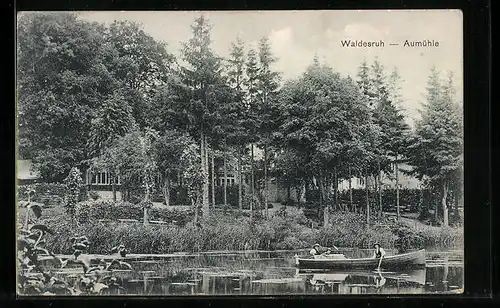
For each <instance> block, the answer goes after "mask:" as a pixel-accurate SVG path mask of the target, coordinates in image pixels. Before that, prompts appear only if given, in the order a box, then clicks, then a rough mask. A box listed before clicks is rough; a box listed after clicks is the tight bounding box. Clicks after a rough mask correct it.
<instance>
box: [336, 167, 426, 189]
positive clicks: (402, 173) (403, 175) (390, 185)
mask: <svg viewBox="0 0 500 308" xmlns="http://www.w3.org/2000/svg"><path fill="white" fill-rule="evenodd" d="M395 168H396V165H395V164H392V166H391V169H392V170H394V171H393V172H391V173H385V172H382V175H381V178H380V180H381V182H382V186H383V188H384V189H395V188H396V176H395V170H396V169H395ZM398 170H399V173H398V178H399V179H398V182H399V188H410V189H415V188H420V185H421V183H420V181H419V180H418V179H417V178H415V177H413V176H411V175H408V172H410V171H411V170H412V166H410V165H408V164H404V163H399V169H398ZM374 184H375V183H374V179H373V177H369V178H368V187H373V186H374ZM351 187H352V188H353V189H363V188H365V187H366V183H365V178H358V177H353V178H352V179H351ZM338 189H339V190H340V191H345V190H348V189H349V180H347V179H344V180H342V181H340V183H339V186H338Z"/></svg>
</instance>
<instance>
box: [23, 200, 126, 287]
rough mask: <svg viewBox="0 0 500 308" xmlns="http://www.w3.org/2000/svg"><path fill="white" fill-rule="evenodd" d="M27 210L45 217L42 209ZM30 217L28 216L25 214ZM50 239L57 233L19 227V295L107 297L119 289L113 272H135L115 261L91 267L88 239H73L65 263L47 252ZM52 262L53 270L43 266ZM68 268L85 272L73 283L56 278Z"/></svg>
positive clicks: (34, 226)
mask: <svg viewBox="0 0 500 308" xmlns="http://www.w3.org/2000/svg"><path fill="white" fill-rule="evenodd" d="M25 207H26V209H27V210H32V211H33V213H34V214H35V216H36V218H37V219H38V218H40V217H41V216H42V208H41V207H40V206H38V205H37V204H30V203H28V204H26V205H25ZM25 215H26V217H28V213H26V214H25ZM47 235H51V236H53V235H56V232H54V230H52V229H50V228H49V227H47V226H46V225H44V224H41V223H34V224H28V223H26V224H25V225H24V226H23V225H22V224H19V229H18V238H17V261H18V262H17V268H18V281H17V282H18V284H17V287H18V293H20V294H23V295H56V294H62V295H81V294H84V295H89V294H105V293H109V292H113V290H117V289H120V288H121V286H120V284H119V283H118V280H117V278H116V277H114V276H113V275H112V268H116V267H118V268H123V267H125V268H127V269H132V267H131V266H130V264H128V263H126V262H123V261H120V260H118V259H114V260H112V261H111V262H104V261H103V260H99V265H97V266H92V265H91V259H90V257H89V255H87V254H86V251H87V250H88V248H89V245H90V241H89V239H88V238H87V236H85V235H78V234H76V235H75V236H73V237H71V238H70V239H69V241H70V242H71V244H72V249H73V253H72V255H71V256H70V257H69V258H68V259H66V260H62V259H61V258H60V257H58V256H57V255H55V254H54V253H53V252H52V251H51V250H49V249H47V248H46V237H47ZM123 248H124V247H123ZM45 259H48V260H50V261H51V262H52V264H53V267H52V268H49V267H46V266H44V262H43V261H44V260H45ZM68 264H77V265H80V266H81V268H82V272H80V273H79V274H78V275H77V279H75V280H73V282H71V280H70V279H68V278H67V277H57V275H56V274H55V273H54V269H58V270H61V269H62V268H64V267H66V266H68Z"/></svg>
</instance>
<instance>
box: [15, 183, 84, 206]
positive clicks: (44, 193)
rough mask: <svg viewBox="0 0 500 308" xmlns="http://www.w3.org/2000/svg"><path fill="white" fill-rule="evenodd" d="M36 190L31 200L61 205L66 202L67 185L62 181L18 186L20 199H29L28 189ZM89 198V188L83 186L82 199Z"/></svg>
mask: <svg viewBox="0 0 500 308" xmlns="http://www.w3.org/2000/svg"><path fill="white" fill-rule="evenodd" d="M30 188H32V189H34V190H35V193H34V195H33V196H32V198H31V200H32V201H34V202H40V203H43V204H45V205H59V204H62V203H63V202H64V197H65V193H66V186H65V185H64V184H62V183H35V184H31V185H19V186H18V187H17V194H18V200H28V191H29V189H30ZM84 200H87V188H86V187H85V186H82V190H81V192H80V201H84Z"/></svg>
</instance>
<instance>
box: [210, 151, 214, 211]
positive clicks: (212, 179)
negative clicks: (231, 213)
mask: <svg viewBox="0 0 500 308" xmlns="http://www.w3.org/2000/svg"><path fill="white" fill-rule="evenodd" d="M210 153H211V154H212V155H211V157H212V161H211V166H212V170H211V171H212V172H210V173H211V175H212V177H211V186H212V208H215V151H214V150H213V149H212V150H211V151H210Z"/></svg>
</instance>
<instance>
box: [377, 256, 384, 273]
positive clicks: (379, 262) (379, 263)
mask: <svg viewBox="0 0 500 308" xmlns="http://www.w3.org/2000/svg"><path fill="white" fill-rule="evenodd" d="M383 258H384V256H383V255H382V256H380V260H379V261H378V267H377V270H378V271H379V272H380V265H382V259H383Z"/></svg>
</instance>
